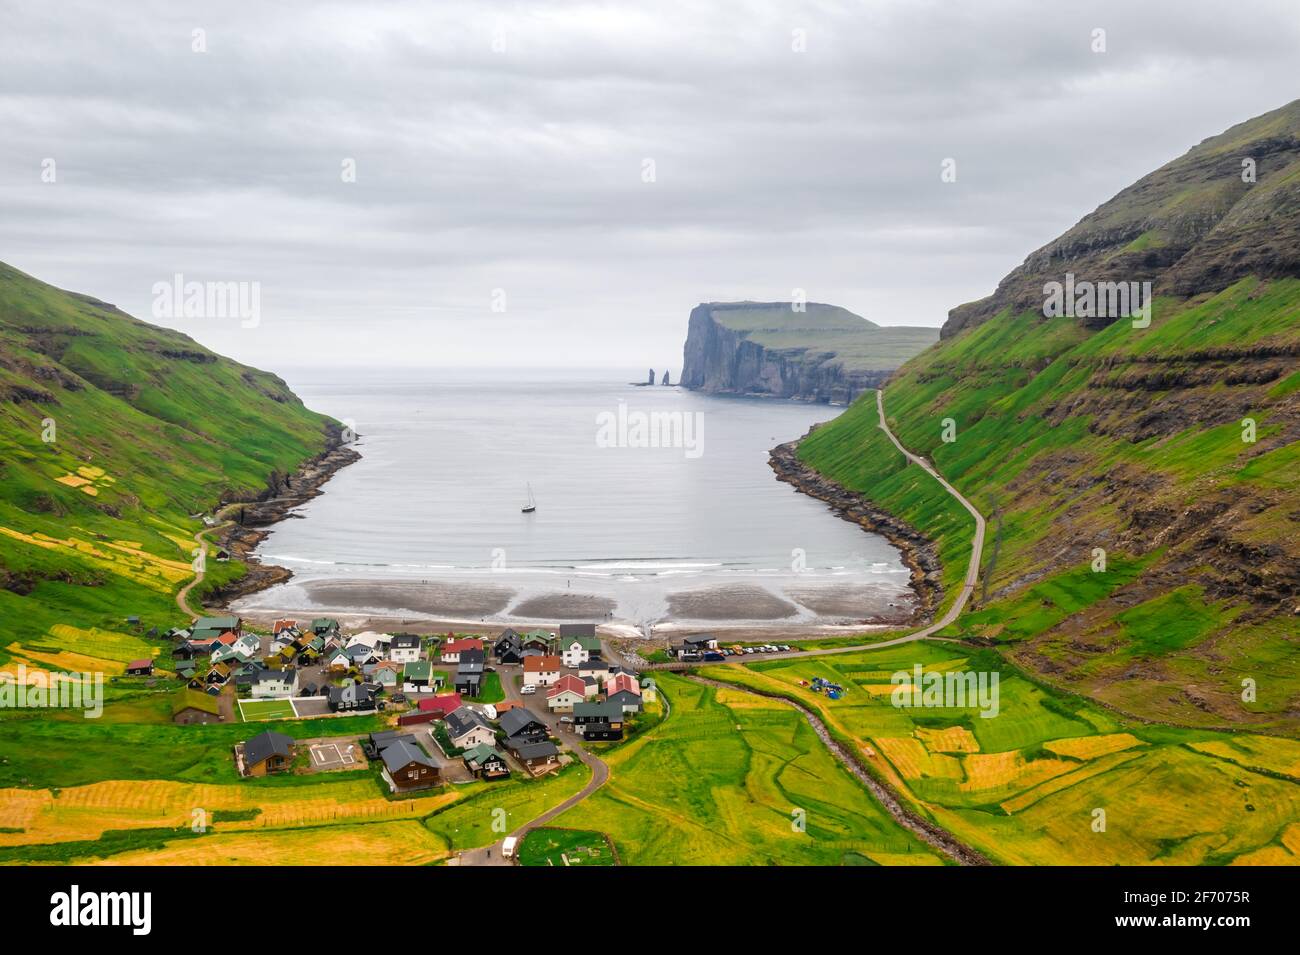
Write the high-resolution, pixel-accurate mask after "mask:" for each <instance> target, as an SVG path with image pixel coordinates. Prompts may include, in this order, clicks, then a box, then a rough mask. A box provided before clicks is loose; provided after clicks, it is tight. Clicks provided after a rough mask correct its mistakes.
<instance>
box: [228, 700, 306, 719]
mask: <svg viewBox="0 0 1300 955" xmlns="http://www.w3.org/2000/svg"><path fill="white" fill-rule="evenodd" d="M239 714H240V716H241V717H242V718H243V720H244V722H245V723H253V722H256V721H259V720H291V719H294V718H295V716H296V715H297V714H296V713H294V710H293V704H292V703H290V702H289V701H288V700H240V701H239Z"/></svg>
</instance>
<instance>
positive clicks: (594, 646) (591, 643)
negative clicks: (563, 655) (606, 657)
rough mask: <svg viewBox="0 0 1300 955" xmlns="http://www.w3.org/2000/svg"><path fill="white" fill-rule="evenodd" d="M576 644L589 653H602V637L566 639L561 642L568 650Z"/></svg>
mask: <svg viewBox="0 0 1300 955" xmlns="http://www.w3.org/2000/svg"><path fill="white" fill-rule="evenodd" d="M575 643H576V644H577V645H578V646H580V647H582V649H584V650H586V651H587V652H588V653H599V652H600V637H566V638H562V639H561V640H560V644H561V645H562V646H563V647H564V648H565V649H566V650H567V649H568V648H569V647H571V646H573V645H574V644H575Z"/></svg>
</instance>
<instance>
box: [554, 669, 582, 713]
mask: <svg viewBox="0 0 1300 955" xmlns="http://www.w3.org/2000/svg"><path fill="white" fill-rule="evenodd" d="M586 698H587V694H586V687H585V686H584V685H583V682H582V680H580V679H578V678H577V677H576V676H571V675H566V676H562V677H560V679H558V680H557V681H556V682H555V685H554V686H552V687H551V689H550V690H549V692H547V694H546V705H547V706H548V707H550V709H551V711H552V712H553V713H572V712H573V707H574V705H575V704H577V703H581V702H583V701H584V700H585V699H586Z"/></svg>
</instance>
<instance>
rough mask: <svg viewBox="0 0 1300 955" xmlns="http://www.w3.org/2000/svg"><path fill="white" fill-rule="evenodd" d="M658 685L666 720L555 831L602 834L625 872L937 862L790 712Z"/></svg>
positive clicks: (617, 759)
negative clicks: (634, 869) (657, 868)
mask: <svg viewBox="0 0 1300 955" xmlns="http://www.w3.org/2000/svg"><path fill="white" fill-rule="evenodd" d="M710 672H712V670H711V671H710ZM658 677H659V688H660V692H662V693H664V694H666V695H667V697H668V699H669V704H670V705H669V714H668V716H667V717H666V718H665V719H664V720H663V722H661V723H660V724H659V725H658V726H656V727H655V728H654V729H652V730H650V731H648V732H646V733H645V734H644V735H642V736H639V737H638V738H637V739H635V740H634V741H632V742H630V743H628V744H627V745H625V746H623V747H620V748H619V749H617V750H615V751H613V752H612V753H610V754H609V755H608V756H607V758H606V761H607V762H608V764H609V767H610V779H609V782H607V783H606V784H605V785H604V786H603V787H602V788H601V789H599V790H597V791H596V793H595V794H593V795H592V796H590V797H588V798H587V799H586V800H585V801H584V802H583V803H582V804H581V805H579V806H577V807H575V808H573V809H571V810H569V811H568V812H566V813H564V814H563V815H561V816H560V817H559V818H557V819H556V820H555V821H554V824H555V825H556V826H560V827H569V828H573V829H591V830H598V831H600V832H603V833H605V834H606V835H607V836H609V838H610V839H611V841H612V842H613V843H614V846H615V848H616V849H617V851H618V855H619V858H620V860H621V861H622V862H623V863H624V864H627V865H801V864H802V865H840V864H850V865H852V864H866V865H870V864H890V865H934V864H938V863H940V862H941V860H940V859H939V858H938V857H936V856H935V855H934V854H933V853H932V852H931V851H930V850H929V848H928V847H927V846H925V845H924V844H923V843H921V842H919V841H918V840H917V839H916V838H915V837H914V836H912V835H911V833H909V832H908V831H906V830H905V829H902V828H901V827H900V826H898V825H897V824H896V823H895V822H894V820H893V819H892V818H891V817H890V816H889V815H888V814H887V813H886V812H885V811H884V810H883V809H882V808H881V807H880V805H879V804H878V803H876V802H875V801H874V800H873V799H872V798H871V796H870V795H869V794H868V793H867V791H866V789H865V788H864V787H863V786H862V785H861V783H859V782H858V781H857V780H856V779H854V778H853V777H852V776H851V775H850V774H849V773H848V771H847V770H845V769H844V768H843V767H842V766H841V765H840V764H839V763H838V762H837V761H836V760H835V758H834V757H833V756H832V755H831V754H830V751H829V750H827V748H826V747H825V746H824V745H823V744H822V743H821V741H820V740H819V739H818V738H817V737H816V735H815V734H814V733H813V731H812V729H811V728H810V727H809V725H808V723H807V721H806V720H805V719H804V718H803V717H802V716H801V715H800V714H798V713H796V712H795V711H794V710H792V709H791V708H790V707H788V706H785V705H784V704H781V703H779V702H774V701H770V700H765V699H763V698H762V697H759V696H756V695H754V694H752V693H746V692H744V691H740V690H734V691H733V690H716V689H713V688H711V687H707V686H703V685H700V684H698V683H695V682H692V681H691V680H689V679H687V678H685V677H680V676H674V675H672V674H667V673H664V674H659V675H658Z"/></svg>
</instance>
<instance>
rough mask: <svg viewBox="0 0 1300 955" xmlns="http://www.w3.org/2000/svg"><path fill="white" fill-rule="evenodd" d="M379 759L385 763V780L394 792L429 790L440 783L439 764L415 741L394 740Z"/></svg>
mask: <svg viewBox="0 0 1300 955" xmlns="http://www.w3.org/2000/svg"><path fill="white" fill-rule="evenodd" d="M379 757H380V759H382V760H383V763H384V771H383V777H384V780H385V781H386V782H387V783H388V786H389V789H390V790H391V791H393V792H409V791H410V790H413V789H428V788H429V787H430V786H436V785H438V783H439V779H440V777H439V773H438V764H437V763H435V762H434V761H433V760H432V759H430V758H429V756H428V754H426V753H425V751H424V750H422V749H420V747H419V746H418V745H417V744H416V743H415V742H414V740H413V739H409V740H408V739H397V740H394V741H393V742H392V743H390V744H389V745H387V746H385V747H384V748H383V750H382V751H381V752H380V754H379Z"/></svg>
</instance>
